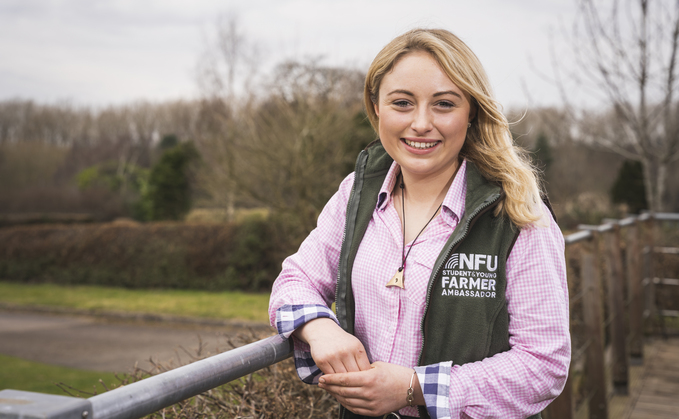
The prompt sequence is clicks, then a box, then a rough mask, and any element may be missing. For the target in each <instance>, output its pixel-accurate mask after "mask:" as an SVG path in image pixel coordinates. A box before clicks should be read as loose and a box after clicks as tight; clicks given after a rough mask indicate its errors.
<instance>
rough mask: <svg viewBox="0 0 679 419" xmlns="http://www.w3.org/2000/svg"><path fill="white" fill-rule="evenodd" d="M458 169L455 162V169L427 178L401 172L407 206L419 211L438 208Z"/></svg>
mask: <svg viewBox="0 0 679 419" xmlns="http://www.w3.org/2000/svg"><path fill="white" fill-rule="evenodd" d="M459 168H460V163H459V162H457V164H456V165H455V167H451V170H446V171H444V172H441V173H437V174H433V175H427V176H418V175H417V174H413V173H409V172H407V171H403V170H402V171H401V176H402V177H403V178H402V180H403V182H404V184H405V187H406V188H407V192H406V200H407V201H408V205H409V206H410V205H412V206H415V207H419V208H421V209H426V208H435V207H438V205H439V204H440V203H441V202H443V199H444V198H445V196H446V193H447V192H448V189H450V185H451V184H452V183H453V180H454V179H455V176H456V174H457V171H458V169H459ZM397 189H400V188H397ZM399 193H400V191H399Z"/></svg>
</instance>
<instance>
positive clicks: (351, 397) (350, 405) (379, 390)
mask: <svg viewBox="0 0 679 419" xmlns="http://www.w3.org/2000/svg"><path fill="white" fill-rule="evenodd" d="M411 378H413V390H414V393H413V396H414V398H415V400H414V401H413V406H416V405H424V397H423V395H422V389H421V388H420V382H419V380H418V379H417V375H415V377H413V370H412V368H407V367H402V366H400V365H395V364H388V363H386V362H375V363H374V364H372V368H371V369H370V370H368V371H361V372H353V373H340V374H327V375H324V376H322V377H321V378H320V379H319V384H318V386H319V387H320V388H322V389H324V390H326V391H327V392H329V393H330V394H332V395H333V396H334V397H335V398H336V399H337V401H339V402H340V403H341V404H342V405H343V406H344V407H346V408H347V409H349V410H351V411H352V412H354V413H356V414H359V415H366V416H381V415H384V414H386V413H389V412H396V411H398V410H399V409H401V408H403V407H406V406H408V402H407V401H406V396H407V392H408V388H409V386H410V379H411Z"/></svg>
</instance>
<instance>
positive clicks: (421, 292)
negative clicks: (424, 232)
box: [403, 242, 438, 306]
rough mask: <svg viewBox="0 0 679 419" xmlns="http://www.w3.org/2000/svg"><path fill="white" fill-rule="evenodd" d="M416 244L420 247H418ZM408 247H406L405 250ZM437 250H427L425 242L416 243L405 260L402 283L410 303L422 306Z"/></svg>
mask: <svg viewBox="0 0 679 419" xmlns="http://www.w3.org/2000/svg"><path fill="white" fill-rule="evenodd" d="M418 246H419V247H420V248H419V249H418ZM407 251H408V249H406V252H407ZM437 256H438V252H433V251H427V246H425V242H421V243H418V244H416V245H415V246H414V247H413V250H412V251H411V252H410V255H408V259H407V260H406V271H405V277H404V281H403V282H404V284H405V290H406V298H407V299H408V301H409V302H410V303H411V304H414V305H417V306H424V305H425V300H426V298H427V286H428V284H429V278H430V277H431V271H432V269H434V264H435V263H436V258H437Z"/></svg>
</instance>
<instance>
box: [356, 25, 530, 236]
mask: <svg viewBox="0 0 679 419" xmlns="http://www.w3.org/2000/svg"><path fill="white" fill-rule="evenodd" d="M414 51H424V52H427V53H429V54H431V56H432V57H433V58H434V59H435V60H436V61H437V62H438V64H439V65H440V66H441V69H443V71H444V72H445V73H446V74H447V75H448V77H450V80H452V81H453V83H455V85H457V87H459V88H460V89H461V90H462V91H463V92H464V93H466V94H467V95H468V96H469V98H470V101H471V106H472V109H476V116H475V117H474V119H473V121H472V125H471V127H470V128H469V129H468V130H467V137H466V138H465V143H464V145H463V147H462V150H461V151H460V157H464V158H466V159H467V160H469V161H471V162H473V163H474V164H475V165H476V167H478V169H479V170H480V172H481V174H482V175H483V176H484V177H485V178H486V179H488V180H489V181H491V182H495V183H497V184H499V185H501V186H502V188H503V189H504V191H505V194H506V196H505V199H504V201H503V202H501V203H500V205H499V206H498V208H497V210H496V212H495V214H496V215H499V214H500V213H503V212H504V213H505V214H507V216H508V217H509V218H510V219H511V220H512V222H514V224H516V225H517V226H518V227H525V226H528V225H532V224H535V223H537V222H538V221H539V220H540V219H541V218H542V216H543V210H542V205H541V191H540V187H539V182H538V176H537V173H536V170H535V169H534V167H533V166H532V165H531V163H530V159H529V158H528V156H527V155H526V153H525V152H524V151H523V150H522V149H521V148H519V147H517V146H516V145H515V144H514V141H513V139H512V135H511V133H510V131H509V123H508V122H507V119H506V118H505V116H504V115H503V114H502V110H501V106H500V104H499V103H498V102H497V101H496V100H495V99H493V94H492V91H491V88H490V83H489V81H488V76H486V72H485V71H484V69H483V66H482V65H481V62H480V61H479V59H478V58H477V57H476V55H475V54H474V53H473V52H472V50H471V49H469V47H468V46H467V45H466V44H465V43H464V42H462V40H460V39H459V38H458V37H457V36H455V35H453V34H452V33H451V32H449V31H447V30H444V29H413V30H411V31H409V32H406V33H404V34H403V35H401V36H398V37H397V38H395V39H394V40H392V41H391V42H390V43H389V44H387V46H385V47H384V48H383V49H382V51H380V52H379V54H377V56H376V57H375V59H374V60H373V62H372V64H371V65H370V68H369V69H368V74H367V75H366V78H365V89H364V90H363V96H364V101H365V107H366V111H367V113H368V118H369V119H370V123H371V124H372V126H373V128H374V129H375V131H376V132H379V128H378V127H379V117H378V116H377V114H376V113H375V107H374V104H375V103H377V99H378V97H379V91H380V83H381V82H382V79H383V78H384V76H385V75H386V74H387V73H389V72H390V71H391V69H392V68H393V67H394V65H395V64H396V63H397V62H398V60H399V59H401V58H402V57H403V56H405V55H406V54H408V53H411V52H414Z"/></svg>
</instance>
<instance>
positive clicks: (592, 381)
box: [581, 231, 608, 419]
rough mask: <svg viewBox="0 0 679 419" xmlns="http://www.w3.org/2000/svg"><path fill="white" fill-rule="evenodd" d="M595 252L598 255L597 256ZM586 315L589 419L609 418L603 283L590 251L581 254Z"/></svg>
mask: <svg viewBox="0 0 679 419" xmlns="http://www.w3.org/2000/svg"><path fill="white" fill-rule="evenodd" d="M592 234H593V236H594V238H593V239H592V246H593V247H594V249H595V252H596V253H598V252H597V251H596V249H597V248H598V237H597V236H598V235H597V233H596V232H594V231H593V232H592ZM596 253H595V254H596ZM581 269H582V272H581V278H582V286H583V288H584V290H586V291H585V292H584V295H583V315H584V321H585V330H586V333H587V336H588V338H589V339H588V341H589V345H588V346H587V373H586V374H585V376H586V377H587V387H586V388H587V390H588V391H587V393H588V394H589V396H590V399H589V417H590V419H608V400H607V396H606V375H605V372H604V340H603V331H602V327H601V323H602V322H601V317H602V316H601V281H600V279H599V271H598V269H597V266H596V260H595V258H594V255H593V254H592V253H590V252H589V251H584V252H583V254H582V268H581Z"/></svg>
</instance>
